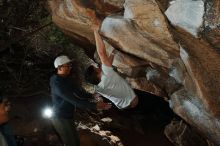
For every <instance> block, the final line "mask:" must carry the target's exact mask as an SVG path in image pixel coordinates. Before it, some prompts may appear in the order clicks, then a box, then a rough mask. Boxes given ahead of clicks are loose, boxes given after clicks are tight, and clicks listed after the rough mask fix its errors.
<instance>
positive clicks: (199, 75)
mask: <svg viewBox="0 0 220 146" xmlns="http://www.w3.org/2000/svg"><path fill="white" fill-rule="evenodd" d="M48 2H49V5H50V8H51V14H52V18H53V22H54V23H55V24H56V25H57V26H58V27H60V29H61V30H62V31H63V32H64V33H66V34H67V35H69V36H70V37H71V38H73V39H74V40H76V41H77V42H78V43H79V44H81V46H82V47H83V46H85V45H86V46H87V47H88V45H89V46H92V45H94V44H95V40H94V36H93V32H92V29H91V18H90V17H89V16H87V13H86V12H88V11H91V12H94V13H95V14H96V15H97V17H98V18H99V19H100V20H101V21H102V25H101V34H102V36H103V37H104V38H105V41H106V42H107V44H108V45H106V49H107V50H112V48H115V49H116V50H117V51H116V57H115V60H114V63H113V65H114V66H115V67H116V68H117V70H118V72H120V73H121V74H123V75H125V76H127V80H128V81H129V82H130V83H131V85H132V86H133V87H134V88H136V89H139V90H142V91H145V92H150V93H153V94H155V95H159V96H161V97H164V98H165V99H167V100H168V101H169V104H170V107H171V108H172V109H173V111H174V112H175V113H176V114H178V115H179V116H180V117H181V118H182V119H184V120H185V121H186V122H187V123H188V124H190V125H191V126H192V127H194V128H195V130H196V131H198V132H199V133H200V134H201V135H202V136H203V137H204V138H206V139H208V140H209V141H210V142H211V143H214V144H215V145H220V140H219V137H220V127H219V125H220V124H219V120H220V116H219V115H220V96H219V95H220V90H219V89H220V66H219V63H220V58H219V57H220V55H219V49H218V48H219V39H218V36H219V32H220V31H219V20H220V19H219V18H220V15H219V11H220V9H219V1H217V0H213V1H207V2H205V1H200V0H197V1H193V0H176V1H173V3H170V4H168V1H160V0H158V1H156V0H148V1H146V0H135V1H134V0H125V1H123V0H120V1H115V0H108V1H104V0H99V1H98V0H97V1H88V2H84V1H82V0H65V1H58V0H53V1H51V0H49V1H48ZM183 3H184V5H181V4H183ZM179 8H181V9H179ZM166 9H167V10H166ZM176 9H178V10H179V11H176ZM180 10H182V11H180ZM196 10H198V11H196ZM165 13H166V15H167V17H166V15H165ZM189 13H190V15H188V14H189ZM195 20H196V21H195ZM200 34H204V35H200ZM91 51H92V50H91Z"/></svg>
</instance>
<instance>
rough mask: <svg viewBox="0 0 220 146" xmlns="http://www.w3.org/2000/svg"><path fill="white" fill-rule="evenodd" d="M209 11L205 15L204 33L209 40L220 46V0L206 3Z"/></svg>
mask: <svg viewBox="0 0 220 146" xmlns="http://www.w3.org/2000/svg"><path fill="white" fill-rule="evenodd" d="M206 8H207V10H206V11H207V12H206V14H205V16H204V31H203V33H204V35H203V37H204V38H206V39H207V40H208V42H209V43H210V44H211V45H213V46H214V47H216V48H217V49H218V50H219V48H220V29H219V27H220V15H219V13H220V1H218V0H212V1H208V2H207V3H206Z"/></svg>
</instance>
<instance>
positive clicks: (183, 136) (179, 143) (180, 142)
mask: <svg viewBox="0 0 220 146" xmlns="http://www.w3.org/2000/svg"><path fill="white" fill-rule="evenodd" d="M165 134H166V136H167V137H168V138H169V140H170V141H172V143H173V144H175V145H176V146H198V145H199V146H207V145H208V143H207V142H206V140H205V139H204V138H202V137H201V136H200V135H198V134H197V133H196V132H195V130H194V129H192V128H191V127H190V126H188V125H187V124H186V123H184V122H183V121H172V122H171V123H170V124H169V125H167V126H166V128H165Z"/></svg>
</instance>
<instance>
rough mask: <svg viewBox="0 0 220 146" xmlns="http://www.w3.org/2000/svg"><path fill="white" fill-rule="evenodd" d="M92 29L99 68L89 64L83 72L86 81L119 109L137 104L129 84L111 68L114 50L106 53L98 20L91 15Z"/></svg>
mask: <svg viewBox="0 0 220 146" xmlns="http://www.w3.org/2000/svg"><path fill="white" fill-rule="evenodd" d="M93 16H94V14H91V19H92V22H93V24H92V29H93V31H94V36H95V41H96V48H97V52H98V55H99V58H100V60H101V63H102V65H101V68H98V67H96V66H94V65H91V66H89V67H88V68H87V70H86V72H85V79H86V81H87V82H89V83H91V84H94V85H95V92H96V93H99V94H100V95H102V96H103V97H105V98H107V99H109V100H110V101H111V102H112V103H114V104H115V105H116V106H117V107H118V108H119V109H128V108H134V107H136V106H137V104H138V97H137V96H136V94H135V93H134V91H133V89H132V88H131V87H130V85H129V84H128V83H127V82H126V81H125V80H124V79H123V78H122V77H121V76H119V75H118V73H116V72H115V71H114V70H113V68H112V62H113V58H114V51H112V53H111V54H110V56H108V55H107V52H106V48H105V44H104V42H103V40H102V38H101V36H100V34H99V32H98V31H99V27H100V23H99V21H98V20H97V19H96V18H94V17H93Z"/></svg>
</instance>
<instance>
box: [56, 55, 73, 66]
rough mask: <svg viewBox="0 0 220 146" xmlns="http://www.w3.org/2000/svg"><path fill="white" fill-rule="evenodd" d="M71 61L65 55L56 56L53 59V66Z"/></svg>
mask: <svg viewBox="0 0 220 146" xmlns="http://www.w3.org/2000/svg"><path fill="white" fill-rule="evenodd" d="M69 62H71V60H70V59H69V58H68V57H67V56H64V55H62V56H58V57H57V58H56V59H55V61H54V67H55V68H57V67H58V66H60V65H63V64H66V63H69Z"/></svg>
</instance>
